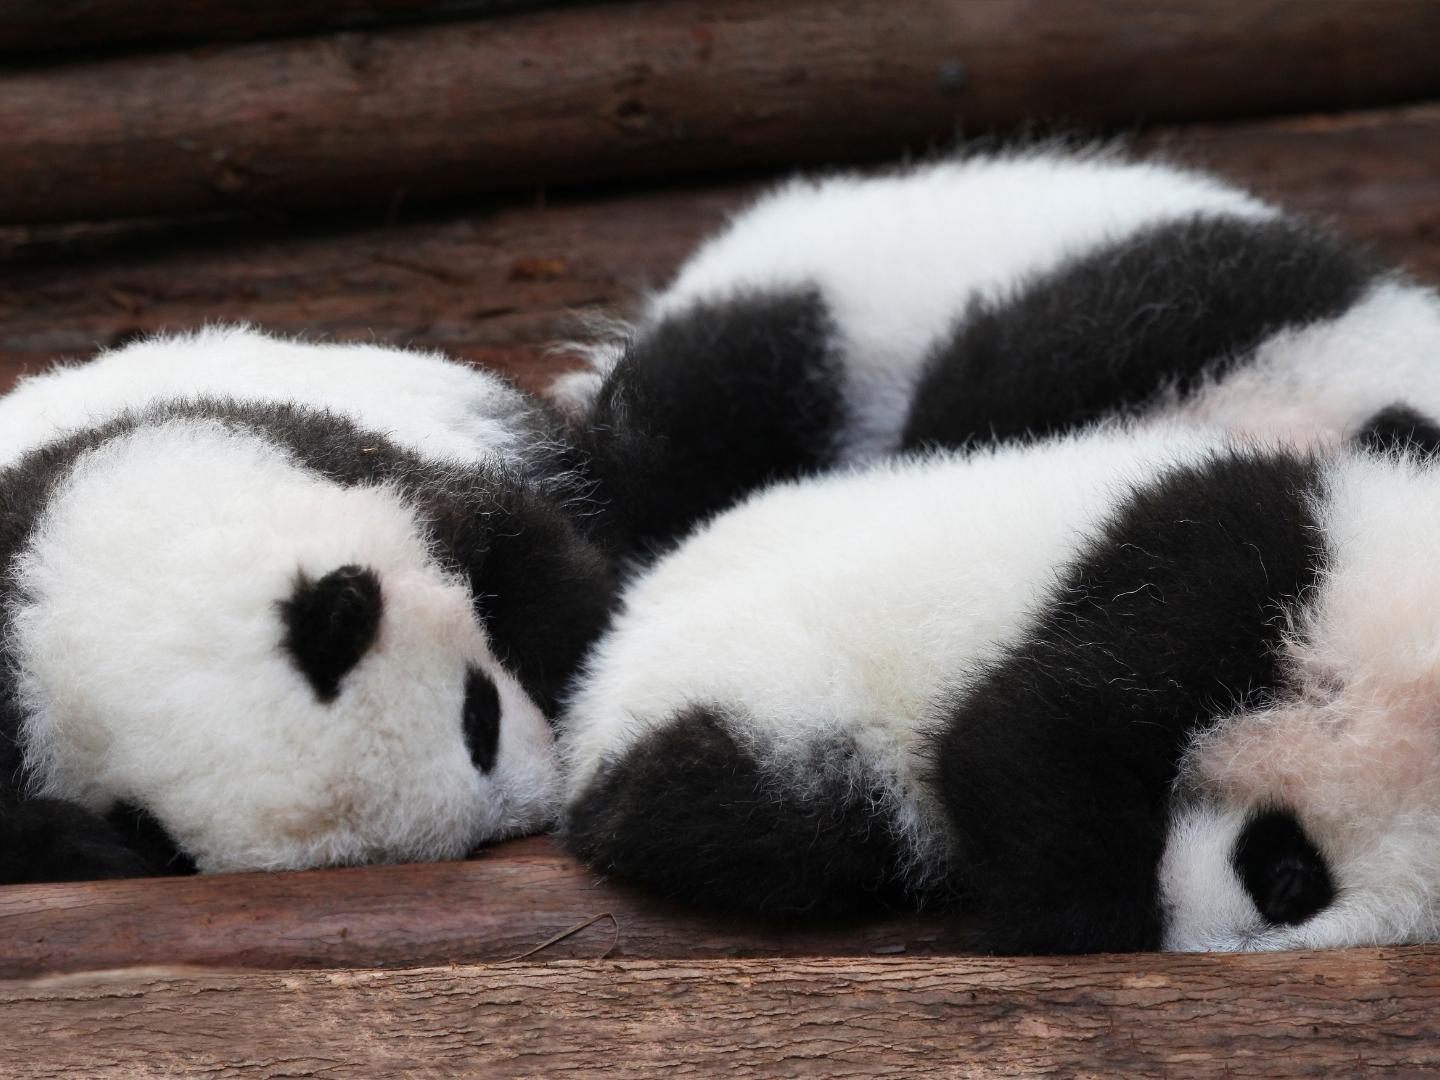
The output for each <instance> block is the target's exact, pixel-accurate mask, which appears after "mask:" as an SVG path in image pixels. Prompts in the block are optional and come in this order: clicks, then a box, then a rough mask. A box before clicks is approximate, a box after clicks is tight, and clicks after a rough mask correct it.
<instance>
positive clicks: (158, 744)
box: [5, 417, 557, 871]
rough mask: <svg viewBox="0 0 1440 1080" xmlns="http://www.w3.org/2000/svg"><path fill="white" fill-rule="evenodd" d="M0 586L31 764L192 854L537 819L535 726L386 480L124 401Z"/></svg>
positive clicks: (543, 801)
mask: <svg viewBox="0 0 1440 1080" xmlns="http://www.w3.org/2000/svg"><path fill="white" fill-rule="evenodd" d="M364 450H365V447H363V446H361V447H357V448H356V452H357V453H362V452H363V451H364ZM477 512H480V510H479V509H477ZM7 591H8V592H9V594H10V595H9V597H8V601H9V602H8V611H7V616H8V640H7V641H6V645H5V650H6V652H7V653H8V657H7V659H8V660H9V661H10V665H11V668H12V670H13V671H14V672H15V673H16V674H15V679H16V684H17V686H16V688H17V690H18V698H19V703H20V706H21V714H22V717H23V720H22V730H21V732H20V737H21V746H22V751H23V753H24V757H25V762H26V767H27V770H28V773H29V775H30V779H31V784H32V787H33V788H34V789H35V790H36V792H37V793H38V794H44V795H51V796H55V797H60V798H65V799H69V800H72V801H75V802H78V803H80V804H82V805H85V806H88V807H90V808H91V809H94V810H97V811H101V812H104V811H106V810H108V809H110V808H111V807H113V806H114V805H116V804H117V803H131V804H135V805H137V806H140V807H143V808H144V809H145V810H147V811H148V812H149V813H150V814H152V815H153V816H154V817H155V818H157V819H158V820H159V822H160V824H161V825H162V826H163V827H164V828H165V830H166V831H167V832H168V833H169V835H170V837H171V838H172V839H173V840H174V841H175V843H176V844H177V846H178V847H179V848H180V849H181V850H183V851H184V852H185V853H187V854H188V855H190V856H191V857H192V858H193V859H194V860H195V862H196V864H197V866H198V867H199V868H200V869H201V870H202V871H225V870H243V869H283V868H297V867H306V866H316V865H324V864H344V863H358V862H375V861H401V860H409V859H437V858H455V857H459V856H462V855H464V854H465V853H467V852H468V851H469V850H471V849H472V848H473V847H474V845H475V844H476V843H477V842H479V841H481V840H484V839H489V838H494V837H499V836H504V835H509V834H514V833H519V832H524V831H529V830H534V829H536V828H538V827H540V826H543V825H544V824H545V823H546V822H547V821H548V820H549V818H550V816H551V813H552V809H553V805H554V801H555V798H556V795H557V780H556V774H555V764H554V759H553V755H552V750H551V732H550V727H549V724H548V722H547V721H546V718H545V716H544V715H543V713H542V712H541V710H540V708H539V707H538V706H537V705H536V704H535V702H534V701H533V700H532V699H531V697H530V696H529V695H528V694H527V693H526V691H525V689H523V688H522V686H521V684H520V683H519V682H517V680H516V678H515V677H514V675H512V674H511V673H510V672H509V671H508V670H507V669H506V668H505V667H504V666H502V665H501V664H500V663H499V662H498V661H497V659H496V656H495V655H494V653H493V652H492V647H491V643H490V641H489V639H488V637H487V633H486V630H485V629H484V627H483V625H482V624H481V622H480V620H479V619H478V618H477V615H476V612H475V608H474V604H473V601H472V594H471V589H470V587H469V583H468V582H467V581H466V580H464V579H463V577H461V576H460V575H459V574H457V573H456V572H455V570H454V569H453V568H448V567H446V566H445V565H443V563H442V561H441V560H440V559H439V558H438V557H437V552H436V550H435V542H434V540H433V538H432V533H431V531H430V530H428V529H427V528H426V525H425V523H424V522H422V521H421V520H420V518H419V516H418V514H417V511H416V509H415V508H414V507H413V506H412V505H411V504H410V502H409V501H407V499H406V497H405V496H404V494H403V493H402V492H401V491H400V490H399V489H398V488H397V487H396V486H395V485H393V484H383V483H382V484H353V485H342V484H340V483H336V482H333V481H332V480H330V479H327V478H326V477H325V476H322V475H321V474H319V473H318V472H314V471H311V470H309V469H306V468H303V467H301V466H300V465H299V464H298V463H297V461H296V460H295V458H294V456H293V455H292V453H291V452H290V451H289V450H287V449H286V448H284V447H282V446H280V445H277V444H276V443H275V442H274V441H272V440H270V439H267V438H266V437H264V436H263V435H262V434H260V433H257V432H256V431H255V430H253V429H248V428H245V427H244V426H237V425H232V424H228V423H226V422H225V421H224V420H223V419H216V418H204V417H200V418H197V417H188V418H172V419H169V420H166V421H164V422H159V423H141V424H138V425H137V426H134V427H133V428H132V429H130V430H125V431H122V432H121V433H120V434H118V435H114V436H112V437H108V438H106V439H104V440H103V441H101V442H99V444H98V445H97V446H94V447H92V448H90V449H88V450H87V451H85V452H84V453H83V454H81V455H79V456H78V457H77V458H76V459H75V464H74V466H73V468H71V469H70V470H69V471H68V473H66V474H65V475H64V476H63V477H61V478H60V479H59V480H58V481H56V483H55V485H54V487H53V489H52V490H51V491H50V492H49V493H48V496H47V497H46V499H45V503H44V506H43V509H42V511H41V512H40V513H39V515H38V517H37V519H36V521H35V524H34V526H33V528H32V529H31V531H30V534H29V538H28V541H27V542H26V543H25V545H24V546H23V548H22V549H21V550H20V551H19V552H18V553H17V556H16V558H15V560H14V561H13V562H12V579H11V583H10V587H9V589H8V590H7Z"/></svg>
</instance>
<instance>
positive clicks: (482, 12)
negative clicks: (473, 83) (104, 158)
mask: <svg viewBox="0 0 1440 1080" xmlns="http://www.w3.org/2000/svg"><path fill="white" fill-rule="evenodd" d="M576 2H581V0H246V2H245V3H238V4H237V3H234V2H232V0H181V2H179V3H177V2H176V0H7V2H6V3H4V4H0V55H3V56H5V57H6V58H8V59H10V60H35V59H41V60H51V61H58V60H63V59H64V58H65V57H66V56H70V55H73V54H75V53H77V52H83V51H85V50H90V49H98V50H113V49H115V48H117V47H130V48H134V47H136V46H137V45H138V46H145V47H154V46H174V45H177V44H181V43H185V42H199V43H207V42H216V41H237V40H244V39H246V38H262V37H279V36H282V35H287V34H302V33H311V32H315V31H320V30H358V29H368V28H370V27H375V26H385V25H389V24H395V23H423V22H433V21H437V20H444V19H459V18H466V19H475V18H483V17H492V16H495V15H513V14H515V13H516V12H521V11H534V10H538V9H541V8H556V7H564V6H565V5H566V4H567V3H576ZM590 2H592V3H593V2H595V0H590Z"/></svg>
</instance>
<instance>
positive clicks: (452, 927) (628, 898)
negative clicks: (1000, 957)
mask: <svg viewBox="0 0 1440 1080" xmlns="http://www.w3.org/2000/svg"><path fill="white" fill-rule="evenodd" d="M595 916H604V917H602V918H599V919H596V921H595V922H593V923H591V924H590V925H588V926H582V924H584V923H585V922H586V921H587V920H589V919H592V918H594V917H595ZM570 930H574V931H575V932H574V933H573V934H570V935H569V936H567V937H565V938H563V939H562V940H559V941H554V942H553V943H549V944H547V942H551V939H552V938H555V937H556V935H560V934H564V933H565V932H566V931H570ZM965 946H966V939H965V937H964V935H963V932H962V931H961V930H960V929H959V928H958V927H957V926H955V925H954V924H953V923H951V922H948V921H945V920H940V919H938V918H921V917H909V918H904V919H894V920H889V921H876V922H868V923H864V924H858V923H857V924H834V925H830V926H823V925H820V926H817V925H815V924H813V923H807V924H805V925H804V926H793V927H785V926H779V925H766V924H761V923H755V922H749V921H746V920H741V919H728V918H717V917H708V916H705V915H702V914H699V913H696V912H693V911H689V910H685V909H680V908H677V907H675V906H673V905H669V904H664V903H661V902H658V901H655V900H652V899H650V898H648V897H645V896H643V895H640V894H638V893H636V892H634V891H633V890H630V889H627V888H625V887H623V886H621V885H618V884H602V883H599V882H597V880H596V879H595V877H594V875H592V874H591V873H589V872H588V871H587V870H585V869H584V868H583V867H582V866H580V864H579V863H577V862H576V861H575V860H574V859H572V858H570V857H569V856H567V855H565V854H563V853H562V852H560V851H559V850H558V849H557V848H556V846H555V845H554V843H553V842H552V841H550V840H549V839H547V838H544V837H535V838H532V839H529V840H522V841H515V842H512V843H509V844H504V845H500V846H499V847H496V848H493V849H491V850H489V851H486V852H483V853H482V854H481V855H480V856H478V857H477V858H475V859H472V860H470V861H467V862H452V863H428V864H417V865H412V866H373V867H363V868H356V869H344V870H310V871H303V872H294V873H283V874H227V875H215V876H211V877H188V878H140V879H135V880H129V881H94V882H78V883H65V884H51V885H13V886H8V887H5V888H0V978H14V977H18V976H28V975H39V974H42V973H51V974H53V973H57V972H67V971H86V970H99V969H110V968H123V967H133V966H135V965H150V964H189V965H198V966H206V967H229V968H266V969H287V968H297V969H298V968H344V967H374V968H378V967H397V966H410V967H413V966H416V965H428V964H449V963H456V962H473V961H482V960H484V961H494V960H506V959H509V958H512V957H516V956H520V955H521V954H523V953H526V952H529V951H531V950H535V949H537V947H540V948H539V951H538V952H537V953H536V954H535V955H536V956H537V957H539V958H540V959H552V958H556V957H582V958H583V957H598V956H601V955H609V956H622V957H645V958H662V959H663V958H677V957H679V958H690V959H695V958H715V957H750V956H787V955H788V956H865V955H877V954H878V955H896V954H902V953H903V954H907V955H929V954H933V953H942V952H957V951H961V950H963V949H964V948H965ZM0 1061H3V1058H0Z"/></svg>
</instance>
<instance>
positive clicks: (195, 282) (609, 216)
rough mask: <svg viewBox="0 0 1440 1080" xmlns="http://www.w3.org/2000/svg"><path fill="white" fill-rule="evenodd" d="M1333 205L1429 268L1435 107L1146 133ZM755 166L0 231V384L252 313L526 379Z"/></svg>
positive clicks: (1345, 224)
mask: <svg viewBox="0 0 1440 1080" xmlns="http://www.w3.org/2000/svg"><path fill="white" fill-rule="evenodd" d="M1144 141H1145V142H1146V143H1147V144H1149V145H1152V146H1153V145H1159V146H1162V147H1163V148H1164V149H1165V150H1166V151H1167V152H1169V153H1171V154H1172V155H1174V156H1176V157H1178V158H1180V159H1181V160H1185V161H1192V162H1194V163H1196V164H1201V165H1205V166H1208V167H1213V168H1216V169H1218V170H1220V171H1221V172H1222V173H1224V174H1226V175H1228V176H1231V177H1233V178H1234V179H1236V180H1238V181H1240V182H1243V183H1246V184H1250V185H1253V186H1255V187H1256V188H1257V190H1259V191H1261V192H1262V193H1263V194H1265V195H1267V196H1269V197H1272V198H1274V199H1276V200H1278V201H1279V202H1281V203H1283V204H1285V205H1287V206H1292V207H1294V208H1295V209H1297V210H1300V211H1302V212H1305V213H1309V214H1313V215H1316V216H1318V217H1322V218H1326V219H1332V220H1333V221H1334V222H1335V223H1336V224H1337V225H1338V226H1339V227H1340V228H1341V229H1343V230H1344V231H1345V232H1347V233H1348V234H1349V235H1351V236H1353V237H1355V238H1356V239H1358V240H1362V241H1369V242H1371V243H1373V244H1374V245H1375V246H1376V247H1377V248H1378V249H1379V251H1380V253H1381V254H1383V255H1384V256H1386V257H1388V258H1390V259H1393V260H1396V261H1398V262H1400V263H1401V264H1403V265H1405V266H1407V267H1408V268H1409V269H1410V270H1412V271H1413V272H1415V273H1416V274H1418V275H1420V276H1421V277H1424V278H1428V279H1429V280H1431V281H1435V282H1437V283H1440V243H1437V242H1436V238H1437V237H1440V160H1437V157H1440V106H1437V105H1431V106H1425V107H1422V108H1413V109H1400V110H1383V111H1376V112H1368V113H1356V114H1349V115H1347V116H1344V117H1340V118H1301V119H1297V120H1285V121H1273V122H1261V123H1248V124H1231V125H1221V126H1203V127H1185V128H1174V129H1166V130H1163V131H1158V132H1154V133H1151V134H1148V135H1146V136H1144ZM754 190H755V185H753V184H740V185H735V184H725V185H721V186H707V187H699V188H685V189H671V190H666V191H661V192H645V191H637V192H623V193H616V194H609V195H603V196H598V197H589V198H580V199H563V200H556V199H551V200H549V201H548V202H545V203H543V204H535V203H530V202H527V203H524V204H518V205H517V204H516V203H514V202H513V201H512V202H511V203H509V204H504V205H497V206H494V207H492V208H490V209H488V210H484V211H479V212H469V213H465V214H463V215H460V216H458V217H454V218H451V219H448V220H440V221H430V222H422V223H416V224H409V225H403V226H388V227H377V228H369V229H354V228H351V229H345V228H340V227H335V226H319V225H314V224H308V225H307V224H304V223H302V222H289V223H281V224H271V225H268V226H261V225H259V224H257V223H255V222H238V223H235V222H218V223H211V224H208V225H192V224H186V225H165V224H158V225H156V224H146V225H131V226H126V225H118V224H112V225H105V226H83V227H82V226H56V227H50V228H46V229H34V228H18V229H17V228H12V229H0V390H3V389H6V388H8V387H9V386H10V385H11V384H12V383H13V381H14V379H15V377H16V375H17V374H18V373H19V372H20V371H21V370H24V369H27V368H28V369H31V370H33V369H35V368H38V367H41V366H43V365H44V364H46V363H48V362H49V361H51V360H52V359H54V358H56V357H59V356H71V357H77V358H78V357H84V356H88V355H89V354H90V353H92V352H93V351H94V349H95V347H96V346H97V345H110V344H114V343H117V342H119V341H123V340H125V339H127V338H129V337H131V336H134V335H135V334H138V333H146V332H151V331H155V330H160V329H186V328H192V327H195V326H199V325H201V324H203V323H204V322H206V321H215V320H222V319H230V320H235V319H247V320H250V321H253V322H255V323H258V324H260V325H263V326H267V327H270V328H273V329H275V330H278V331H284V332H290V333H305V334H309V335H314V336H318V337H327V338H336V339H342V340H348V339H359V340H372V339H378V340H381V341H387V342H395V343H400V344H414V345H418V346H425V347H431V348H439V349H443V350H445V351H447V352H450V353H451V354H453V355H457V356H464V357H468V358H469V359H472V360H475V361H477V362H480V363H485V364H487V365H490V366H492V367H496V368H499V369H501V370H504V371H507V372H509V373H510V374H512V375H514V376H516V377H517V378H519V379H520V380H521V381H522V382H523V383H524V384H525V385H527V386H529V387H530V388H532V389H535V388H539V387H540V386H541V385H543V384H544V383H545V382H546V381H547V380H548V379H549V378H550V377H551V376H552V375H553V374H554V373H555V372H556V371H559V370H563V369H564V368H565V367H566V366H568V364H569V363H571V362H572V361H570V360H569V359H567V358H566V357H565V356H564V355H557V354H552V353H548V352H547V351H546V350H545V346H546V345H547V344H548V343H550V342H554V341H557V340H559V339H561V338H564V337H566V336H573V335H574V334H575V333H576V332H577V331H578V326H577V323H576V319H575V316H576V314H577V313H582V312H586V311H593V310H595V309H597V308H598V309H614V308H619V309H623V308H624V307H625V306H626V304H627V303H628V302H629V301H630V299H631V298H632V297H634V296H635V295H636V294H637V293H638V292H639V291H640V290H641V289H642V288H644V287H646V286H657V285H660V284H663V283H664V282H665V280H666V279H667V277H668V275H669V274H670V273H671V272H672V270H673V268H674V267H675V265H676V264H677V263H678V262H679V261H680V260H681V259H683V258H684V256H685V255H686V254H687V252H688V251H689V250H690V249H691V247H692V246H693V245H694V244H695V242H696V241H697V240H698V239H699V238H700V237H701V236H703V235H704V234H705V233H706V232H707V231H709V230H711V229H713V228H714V227H715V226H716V225H718V224H719V223H720V222H721V221H723V220H724V217H725V215H726V214H727V213H729V212H731V211H733V210H735V209H736V208H738V207H739V206H741V205H743V203H744V202H745V200H746V199H748V198H749V197H751V195H752V194H753V192H754Z"/></svg>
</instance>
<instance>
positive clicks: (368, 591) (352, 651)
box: [280, 565, 383, 703]
mask: <svg viewBox="0 0 1440 1080" xmlns="http://www.w3.org/2000/svg"><path fill="white" fill-rule="evenodd" d="M382 607H383V601H382V598H381V594H380V578H379V576H378V575H377V574H376V573H375V571H373V570H369V569H366V568H365V567H362V566H354V565H347V566H342V567H340V568H339V569H338V570H332V571H330V573H328V574H326V575H325V576H324V577H322V578H319V579H316V580H312V579H311V578H309V577H307V576H306V575H305V574H304V573H300V574H297V575H296V576H295V582H294V585H293V587H292V589H291V592H290V598H289V599H288V600H282V601H281V602H280V614H281V618H282V619H283V620H284V622H285V639H284V642H283V645H284V648H285V651H286V652H288V653H289V654H290V658H291V659H292V660H293V661H294V662H295V666H296V667H297V668H299V669H300V672H301V674H303V675H304V676H305V678H306V680H307V681H309V683H310V685H311V687H312V688H313V689H314V690H315V696H316V697H318V698H319V699H320V700H321V701H323V702H326V703H329V702H331V701H334V700H335V698H336V697H337V696H339V693H340V680H341V679H343V678H344V677H345V676H346V674H347V673H349V671H350V670H351V669H352V668H353V667H354V666H355V665H356V664H358V663H359V662H360V658H361V657H362V656H364V655H365V653H366V651H367V650H368V649H369V648H370V646H371V645H372V644H373V643H374V641H375V635H376V633H377V632H378V631H379V629H380V613H381V609H382Z"/></svg>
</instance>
